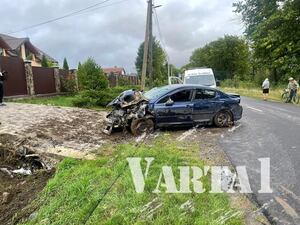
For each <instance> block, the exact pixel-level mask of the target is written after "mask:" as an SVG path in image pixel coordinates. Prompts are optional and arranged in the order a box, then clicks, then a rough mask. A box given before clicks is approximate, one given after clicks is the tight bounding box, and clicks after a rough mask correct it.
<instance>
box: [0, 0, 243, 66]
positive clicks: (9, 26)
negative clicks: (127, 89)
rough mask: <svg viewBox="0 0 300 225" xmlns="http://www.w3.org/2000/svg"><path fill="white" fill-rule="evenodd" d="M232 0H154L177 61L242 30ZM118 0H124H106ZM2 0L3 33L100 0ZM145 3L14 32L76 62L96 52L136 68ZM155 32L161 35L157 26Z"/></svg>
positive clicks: (104, 60)
mask: <svg viewBox="0 0 300 225" xmlns="http://www.w3.org/2000/svg"><path fill="white" fill-rule="evenodd" d="M233 1H234V0H225V1H220V0H185V1H182V0H156V1H155V3H156V4H162V5H163V6H162V7H161V8H158V9H157V14H158V17H159V21H160V26H161V32H162V34H163V38H164V42H165V44H166V48H167V51H168V53H169V55H170V58H171V61H172V63H174V64H176V65H177V66H182V65H184V64H186V63H188V59H189V57H190V55H191V53H192V51H193V50H194V49H195V48H198V47H201V46H203V45H204V44H206V43H208V42H210V41H212V40H215V39H217V38H218V37H222V36H223V35H224V34H236V35H241V34H242V25H241V23H240V22H239V20H238V17H237V16H236V15H235V14H234V13H233V12H232V3H233ZM114 2H119V0H111V2H109V3H107V4H111V3H114ZM1 4H2V5H5V6H6V7H1V8H0V15H1V17H2V18H1V20H0V28H1V30H0V33H5V32H9V31H14V30H19V29H22V28H23V27H27V26H28V25H32V24H36V23H39V22H43V21H45V20H48V19H52V18H55V17H58V16H61V15H65V14H67V13H69V12H72V11H74V10H77V9H81V8H84V7H87V6H89V5H93V4H95V0H85V1H81V0H40V1H28V0H15V1H11V0H2V3H1ZM20 6H22V7H20ZM146 7H147V5H146V0H129V1H126V2H122V3H120V4H116V5H113V6H110V7H106V8H102V9H98V10H94V11H90V12H87V13H84V14H82V15H78V16H74V17H70V18H66V19H64V20H61V21H57V22H54V23H51V24H47V25H44V26H40V27H37V28H34V29H30V30H27V31H24V32H20V33H17V34H13V35H14V36H19V37H24V36H28V37H29V38H30V39H31V41H32V42H33V43H34V44H35V45H36V46H38V47H39V48H41V49H42V50H44V51H45V52H47V53H49V54H50V55H51V56H53V57H54V58H56V59H57V60H59V61H62V60H63V58H64V57H67V59H68V61H69V63H70V65H71V66H72V67H76V66H77V64H78V62H79V61H84V60H85V59H86V58H87V57H89V56H92V57H94V58H95V59H96V61H97V62H98V63H99V64H100V65H102V66H114V65H118V66H124V67H125V68H126V69H127V71H133V70H134V61H135V57H136V53H137V49H138V47H139V45H140V43H141V42H142V41H143V39H144V33H145V32H144V29H145V28H144V27H145V20H146V19H145V17H146V15H145V14H146ZM154 24H155V20H154ZM154 34H155V35H156V36H158V32H157V29H156V27H154Z"/></svg>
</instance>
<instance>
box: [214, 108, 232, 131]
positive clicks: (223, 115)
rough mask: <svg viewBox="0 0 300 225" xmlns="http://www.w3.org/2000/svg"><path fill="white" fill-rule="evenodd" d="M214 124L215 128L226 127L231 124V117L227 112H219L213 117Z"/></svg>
mask: <svg viewBox="0 0 300 225" xmlns="http://www.w3.org/2000/svg"><path fill="white" fill-rule="evenodd" d="M214 123H215V125H216V126H217V127H228V126H230V125H231V124H232V116H231V114H230V113H229V112H227V111H220V112H218V113H217V114H216V115H215V117H214Z"/></svg>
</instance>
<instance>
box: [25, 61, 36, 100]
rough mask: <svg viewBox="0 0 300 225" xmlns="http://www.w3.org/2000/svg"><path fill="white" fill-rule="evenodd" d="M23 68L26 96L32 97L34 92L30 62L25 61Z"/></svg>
mask: <svg viewBox="0 0 300 225" xmlns="http://www.w3.org/2000/svg"><path fill="white" fill-rule="evenodd" d="M24 68H25V77H26V86H27V94H28V95H30V96H33V95H35V91H34V82H33V72H32V66H31V61H29V60H25V61H24Z"/></svg>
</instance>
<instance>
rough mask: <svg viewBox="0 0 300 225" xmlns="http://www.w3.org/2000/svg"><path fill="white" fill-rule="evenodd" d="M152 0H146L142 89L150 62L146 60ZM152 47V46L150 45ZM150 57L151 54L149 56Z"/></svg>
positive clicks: (150, 30) (150, 31) (150, 29)
mask: <svg viewBox="0 0 300 225" xmlns="http://www.w3.org/2000/svg"><path fill="white" fill-rule="evenodd" d="M152 6H153V5H152V0H148V11H147V22H146V34H145V42H144V57H143V68H142V79H141V89H142V91H144V90H145V85H146V76H147V69H148V66H149V65H148V62H149V64H150V61H151V64H152V59H151V60H148V57H149V55H150V54H149V47H150V44H149V43H150V41H151V46H152V37H151V38H150V34H151V36H152ZM151 49H152V47H151ZM151 58H152V56H151ZM151 70H152V66H150V70H149V71H151Z"/></svg>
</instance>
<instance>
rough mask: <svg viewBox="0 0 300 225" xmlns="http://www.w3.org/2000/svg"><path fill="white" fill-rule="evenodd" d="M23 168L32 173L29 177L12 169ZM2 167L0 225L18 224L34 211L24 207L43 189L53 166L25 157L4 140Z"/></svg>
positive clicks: (0, 152) (1, 155)
mask: <svg viewBox="0 0 300 225" xmlns="http://www.w3.org/2000/svg"><path fill="white" fill-rule="evenodd" d="M20 168H24V169H30V171H32V172H33V174H32V175H29V176H26V175H21V174H14V173H11V172H10V171H13V170H16V169H20ZM0 169H2V170H0V181H1V182H0V215H1V216H0V224H7V225H9V224H16V223H18V222H19V221H20V219H22V218H23V217H28V216H29V215H30V214H31V213H32V210H33V209H32V208H31V210H29V209H25V207H26V206H27V205H28V204H30V203H31V202H32V201H33V200H34V199H35V198H36V196H37V194H38V193H39V192H41V191H42V190H43V188H44V187H45V186H46V184H47V181H48V180H49V179H50V178H51V177H52V175H53V174H54V169H52V170H48V171H47V170H44V169H42V168H41V165H40V163H39V161H36V160H34V159H32V158H31V159H30V158H26V157H25V156H22V155H20V154H18V153H17V152H16V151H14V150H12V149H11V148H10V147H9V146H3V145H1V143H0ZM7 171H8V172H7ZM4 195H6V197H7V198H5V197H4Z"/></svg>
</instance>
